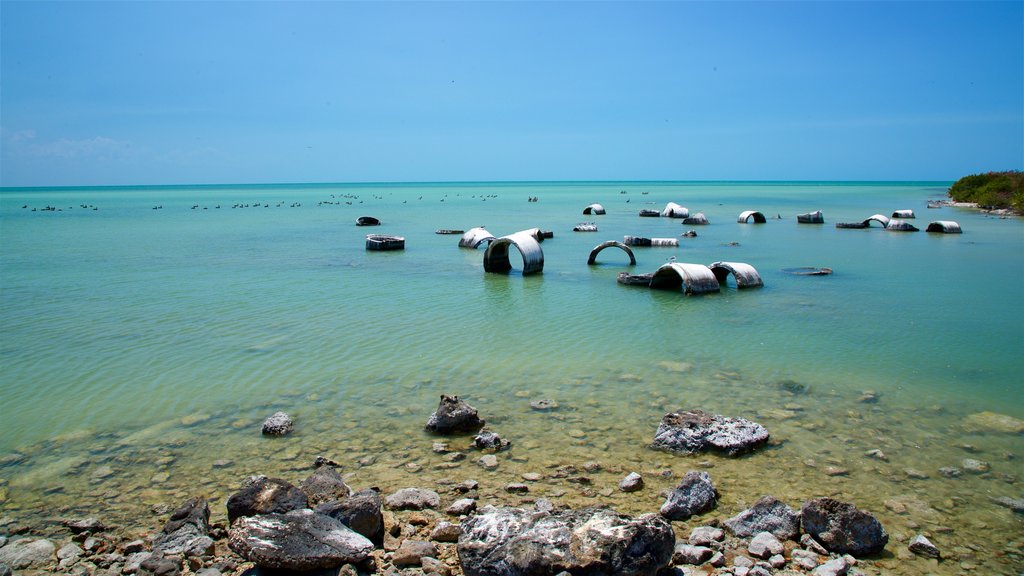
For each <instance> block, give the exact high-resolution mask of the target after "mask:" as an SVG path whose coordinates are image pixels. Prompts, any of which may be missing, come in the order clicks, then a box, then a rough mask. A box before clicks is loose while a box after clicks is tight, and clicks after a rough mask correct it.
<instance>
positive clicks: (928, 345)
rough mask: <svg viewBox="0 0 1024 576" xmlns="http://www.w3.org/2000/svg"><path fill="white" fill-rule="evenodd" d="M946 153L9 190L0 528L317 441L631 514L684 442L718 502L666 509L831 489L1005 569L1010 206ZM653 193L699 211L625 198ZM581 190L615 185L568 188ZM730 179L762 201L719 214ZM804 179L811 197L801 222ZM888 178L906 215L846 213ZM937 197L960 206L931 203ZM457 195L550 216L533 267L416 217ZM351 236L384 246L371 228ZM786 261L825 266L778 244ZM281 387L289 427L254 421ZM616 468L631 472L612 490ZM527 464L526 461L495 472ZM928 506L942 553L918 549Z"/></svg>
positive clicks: (902, 538) (1021, 405) (531, 495)
mask: <svg viewBox="0 0 1024 576" xmlns="http://www.w3.org/2000/svg"><path fill="white" fill-rule="evenodd" d="M949 185H950V183H949V182H511V183H506V182H501V183H489V182H471V183H470V182H467V183H394V184H392V183H372V184H358V183H356V184H295V185H204V186H145V187H89V188H4V189H0V421H2V423H3V434H0V533H2V532H4V531H5V529H6V531H8V532H12V531H16V530H14V528H18V529H19V530H26V529H28V530H29V531H30V533H32V532H34V533H48V532H56V533H59V532H60V530H61V528H60V521H61V520H62V519H67V518H76V517H83V516H96V517H99V518H101V519H102V520H104V521H106V522H109V523H113V524H116V525H118V526H120V527H122V530H124V531H126V532H128V533H129V535H131V534H133V533H137V534H139V535H144V534H146V533H147V532H149V531H152V530H155V529H159V527H160V526H162V523H163V522H164V521H165V520H166V512H167V510H168V509H171V508H173V507H175V506H177V505H178V504H180V503H181V502H182V501H184V500H185V499H187V498H189V497H192V496H203V497H206V498H208V499H210V502H211V508H212V510H213V521H215V522H218V521H219V522H226V510H225V507H224V501H225V500H226V498H227V497H228V496H229V495H230V494H232V493H233V492H235V491H237V489H238V486H239V484H240V483H241V482H242V481H243V480H244V479H245V478H247V477H248V476H250V475H256V474H265V475H268V476H275V477H281V478H284V479H287V480H289V481H291V482H293V483H298V482H299V481H301V480H302V479H303V478H305V477H306V476H308V474H309V473H310V471H311V469H312V465H313V461H314V459H316V457H318V456H323V457H325V458H329V459H331V460H334V461H335V462H337V463H338V464H339V465H340V469H341V470H342V471H343V473H344V474H345V476H346V479H347V481H348V482H349V483H350V484H351V485H352V486H353V487H354V488H356V489H360V488H366V487H377V488H379V489H380V490H381V491H383V492H389V491H393V490H395V489H398V488H403V487H409V486H416V487H425V488H432V489H435V490H438V491H439V492H440V493H441V494H442V496H443V499H444V500H448V499H453V498H454V495H452V494H451V490H450V486H451V484H452V483H453V482H461V481H463V480H467V479H474V480H476V481H478V482H479V483H480V488H479V498H480V500H481V504H484V503H493V504H496V505H497V504H502V505H530V502H532V501H533V500H534V499H536V498H548V499H549V500H551V501H553V502H555V503H556V504H558V505H567V506H573V507H578V506H610V507H613V508H615V509H617V510H619V511H621V512H624V513H629V514H639V513H643V512H656V511H657V510H658V508H659V506H660V505H661V503H662V502H663V500H664V496H663V494H662V492H663V491H664V490H666V489H668V488H671V487H672V486H674V485H675V483H677V482H678V480H679V478H680V477H681V476H682V475H683V474H685V473H686V472H687V471H688V470H705V471H707V472H708V473H709V474H710V475H711V477H712V480H713V482H714V483H715V485H716V487H717V489H718V491H719V493H720V495H721V498H720V500H719V504H718V507H717V508H716V509H715V511H713V512H712V513H709V514H707V515H704V516H698V517H695V518H693V519H691V520H690V521H687V522H676V523H675V524H676V529H677V532H678V533H679V534H681V535H685V534H686V533H687V531H688V529H689V528H690V527H693V526H698V525H701V524H704V523H707V522H709V521H713V519H715V518H718V519H724V518H728V517H729V516H732V515H734V514H736V513H738V512H739V511H741V510H743V509H744V508H745V507H747V506H749V505H751V504H752V503H753V502H754V501H756V500H757V499H758V498H760V497H761V496H763V495H773V496H776V497H777V498H779V499H781V500H783V501H785V502H787V503H788V504H790V505H791V506H793V507H794V508H799V506H800V505H801V504H802V503H803V502H804V501H806V500H809V499H811V498H814V497H819V496H831V497H835V498H839V499H841V500H844V501H848V502H852V503H854V504H856V505H857V506H858V507H860V508H862V509H865V510H868V511H870V512H871V513H872V514H874V515H875V516H876V517H878V518H879V520H880V521H881V522H882V524H883V526H884V527H885V528H886V530H887V531H888V533H889V535H890V543H889V545H888V547H887V549H886V552H884V553H883V554H882V555H880V556H878V557H876V558H872V559H867V560H864V561H862V562H861V563H860V564H859V565H858V567H859V568H860V569H862V570H863V571H865V572H866V573H869V574H870V573H885V574H889V573H892V574H921V573H934V574H959V573H987V574H1019V573H1020V572H1021V570H1024V516H1022V515H1021V514H1020V513H1018V512H1014V511H1013V510H1012V509H1011V508H1010V507H1008V506H1007V504H1006V502H1007V501H1008V500H1007V499H1020V498H1024V378H1022V374H1024V304H1022V302H1024V288H1022V286H1024V221H1022V220H1021V219H1020V218H1016V217H1012V216H1011V217H1005V216H997V215H992V214H986V213H983V212H981V211H978V210H975V209H970V208H957V207H951V206H943V207H939V208H929V202H930V201H936V200H942V199H945V197H946V191H947V189H948V186H949ZM669 202H675V203H677V204H680V205H682V206H684V207H686V208H688V209H689V211H690V212H691V213H696V212H702V213H704V214H705V215H706V217H707V219H708V220H709V222H710V223H709V224H708V225H705V226H688V225H684V224H682V221H681V220H680V219H678V218H668V217H655V218H647V217H640V216H639V213H640V211H641V210H658V211H660V210H662V209H663V208H664V207H665V206H666V205H667V204H668V203H669ZM593 203H599V204H601V205H602V206H603V207H604V208H605V210H606V213H605V214H603V215H593V214H590V215H585V214H583V210H584V208H586V207H587V206H588V205H591V204H593ZM746 210H756V211H760V212H762V213H763V214H764V215H765V216H766V217H767V222H765V223H763V224H755V223H752V222H751V223H740V222H737V217H738V216H739V214H740V213H741V212H743V211H746ZM816 210H821V211H822V213H823V215H824V219H825V223H824V224H801V223H798V222H797V219H796V215H797V214H800V213H806V212H811V211H816ZM895 210H913V212H914V213H915V215H916V218H914V219H912V220H907V221H908V222H909V223H911V224H913V225H914V226H915V227H917V228H919V229H920V231H918V232H896V231H890V230H885V229H883V228H882V227H880V225H879V224H877V223H874V222H873V223H872V225H871V226H870V227H868V228H865V229H838V228H836V227H835V223H837V222H859V221H863V220H865V219H867V218H868V217H870V216H872V215H874V214H882V215H884V216H889V215H891V213H892V212H893V211H895ZM362 216H372V217H375V218H377V219H379V220H380V225H379V226H374V227H366V226H357V225H356V223H357V219H358V218H359V217H362ZM938 220H952V221H956V222H957V223H959V225H960V227H961V229H962V231H963V233H962V234H937V233H928V232H925V229H926V227H927V225H928V224H929V223H930V222H932V221H938ZM580 223H593V224H595V225H596V228H597V231H595V232H574V231H573V227H574V226H576V225H577V224H580ZM477 226H482V227H484V228H486V230H487V231H488V232H490V233H491V234H492V235H494V236H496V237H501V236H506V235H510V234H513V233H515V232H518V231H521V230H527V229H533V228H539V229H541V230H544V231H550V232H552V233H553V234H552V237H551V238H548V239H545V240H544V241H543V242H542V243H541V244H540V247H541V250H542V253H543V270H542V272H540V273H536V274H527V275H524V274H523V273H522V269H523V264H524V262H523V258H522V256H521V253H520V252H518V251H517V250H516V249H515V248H514V247H513V248H512V249H511V250H510V262H511V264H512V270H511V271H510V272H508V273H488V272H485V271H484V265H483V259H484V255H485V251H486V246H487V243H486V242H485V243H484V244H482V245H481V246H480V247H479V248H477V249H469V248H460V247H459V239H460V235H457V234H439V233H437V232H438V231H439V230H443V229H448V230H469V229H471V228H473V227H477ZM687 230H694V231H696V233H697V235H696V237H683V236H682V234H683V233H684V232H686V231H687ZM367 234H386V235H394V236H401V237H404V239H405V247H404V249H403V250H394V251H371V250H367V249H366V236H367ZM626 236H639V237H647V238H673V239H677V240H678V246H667V247H660V246H659V247H642V246H634V247H632V252H633V254H634V255H635V259H636V264H635V265H631V264H630V262H629V257H628V255H627V254H626V253H625V251H623V250H620V249H618V248H614V247H613V248H609V249H606V250H603V251H601V252H600V253H599V254H598V255H597V258H596V263H595V264H593V265H588V263H587V262H588V257H589V255H590V253H591V251H592V250H593V249H594V248H595V247H596V246H598V245H599V244H601V243H602V242H604V241H607V240H615V241H619V242H622V241H623V240H624V238H625V237H626ZM719 261H727V262H741V263H746V264H749V265H750V266H753V267H754V269H756V271H757V272H758V274H759V275H760V277H761V279H762V281H763V286H762V287H759V288H745V289H738V288H737V286H736V284H735V280H734V278H733V277H729V278H728V280H727V282H726V284H725V285H724V286H723V287H722V290H721V291H720V292H717V293H710V294H703V295H687V294H685V293H684V292H683V291H681V290H652V289H650V288H647V287H644V286H629V285H624V284H622V283H619V282H618V281H617V277H618V275H619V274H620V273H623V272H625V273H628V274H644V273H650V272H654V271H655V270H657V269H658V268H659V267H660V266H662V265H664V264H666V263H670V262H679V263H694V264H703V265H709V264H711V263H713V262H719ZM803 267H811V268H829V269H831V270H832V273H831V274H828V275H803V274H793V273H792V272H793V271H792V270H791V269H793V268H803ZM442 394H448V395H458V396H459V397H460V398H462V399H464V400H465V401H467V402H468V403H470V404H471V405H472V406H474V407H475V408H476V409H477V410H478V411H479V414H480V417H481V418H483V419H484V420H486V422H487V427H488V429H490V430H493V431H494V432H496V433H498V434H499V435H500V436H501V437H502V438H505V439H506V440H508V441H510V442H511V449H510V450H508V451H503V452H500V453H499V454H497V456H498V462H499V464H498V467H497V468H496V469H485V468H483V467H482V466H481V465H480V464H479V463H478V459H479V458H480V456H481V453H480V452H479V451H477V450H475V449H473V448H471V444H472V434H468V435H456V436H453V437H439V436H436V435H432V434H430V433H428V432H426V431H425V430H424V424H425V422H426V420H427V418H428V417H429V416H430V414H431V413H432V412H433V411H434V410H435V409H436V407H437V404H438V401H439V399H440V396H441V395H442ZM537 400H546V401H547V404H549V405H550V406H552V407H553V409H546V410H536V409H534V408H533V407H531V402H536V401H537ZM679 409H703V410H706V411H709V412H713V413H716V414H722V415H725V416H738V417H743V418H747V419H750V420H753V421H756V422H758V423H761V424H762V425H764V426H765V427H766V428H767V429H768V430H769V432H770V434H771V442H770V444H769V446H768V447H766V448H764V449H762V450H760V451H757V452H754V453H752V454H748V455H745V456H741V457H728V456H724V455H719V454H713V453H710V454H698V455H691V456H686V455H677V454H672V453H667V452H662V451H656V450H653V449H651V448H650V443H651V440H652V438H653V436H654V432H655V430H656V429H657V427H658V424H659V422H660V420H661V418H662V416H664V415H665V414H666V413H668V412H671V411H674V410H679ZM277 411H284V412H286V413H287V414H289V415H290V416H291V417H292V418H293V419H294V422H295V425H294V431H293V432H292V433H291V434H289V435H286V436H283V437H279V438H270V437H265V436H263V435H262V434H261V424H262V422H263V420H264V419H266V418H267V417H268V416H270V415H271V414H273V413H275V412H277ZM438 443H442V444H443V445H438ZM633 471H636V472H639V473H640V474H642V475H643V476H644V479H645V482H646V487H645V489H644V490H642V491H640V492H636V493H631V494H626V493H623V492H621V491H619V490H618V489H617V485H618V482H619V481H620V480H621V479H622V477H623V476H625V475H626V474H628V473H629V472H633ZM524 474H526V477H527V478H529V479H531V481H528V482H527V484H528V486H529V492H528V493H526V494H510V493H508V492H506V490H505V487H506V486H507V485H508V484H510V483H516V482H523V475H524ZM1000 499H1002V500H1000ZM917 534H925V535H926V536H927V537H928V538H929V539H931V540H932V542H934V543H935V544H936V546H938V548H939V549H940V550H942V552H943V559H942V560H935V559H927V558H922V557H917V556H915V555H913V554H911V553H909V552H908V551H907V550H906V546H907V543H908V542H909V540H910V539H911V538H913V537H914V536H915V535H917Z"/></svg>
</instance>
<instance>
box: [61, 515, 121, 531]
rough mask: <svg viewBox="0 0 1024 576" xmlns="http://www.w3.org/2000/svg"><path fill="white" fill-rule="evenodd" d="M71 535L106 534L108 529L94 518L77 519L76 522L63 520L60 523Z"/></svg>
mask: <svg viewBox="0 0 1024 576" xmlns="http://www.w3.org/2000/svg"><path fill="white" fill-rule="evenodd" d="M61 524H63V525H64V526H65V527H66V528H67V529H68V530H71V533H72V534H94V533H96V532H106V531H107V530H108V529H109V528H108V526H106V525H105V524H103V523H102V522H100V521H99V520H97V519H95V518H91V517H90V518H79V519H76V520H64V521H63V522H61Z"/></svg>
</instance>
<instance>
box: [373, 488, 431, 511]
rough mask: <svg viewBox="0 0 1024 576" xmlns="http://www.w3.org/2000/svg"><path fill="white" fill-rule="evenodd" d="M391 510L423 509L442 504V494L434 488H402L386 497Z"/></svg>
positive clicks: (386, 502)
mask: <svg viewBox="0 0 1024 576" xmlns="http://www.w3.org/2000/svg"><path fill="white" fill-rule="evenodd" d="M384 504H386V505H387V507H388V509H389V510H423V509H425V508H437V507H438V506H440V505H441V496H440V495H439V494H438V493H437V492H434V491H433V490H425V489H423V488H402V489H401V490H398V491H396V492H394V493H392V494H390V495H388V497H387V498H385V499H384Z"/></svg>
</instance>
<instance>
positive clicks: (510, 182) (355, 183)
mask: <svg viewBox="0 0 1024 576" xmlns="http://www.w3.org/2000/svg"><path fill="white" fill-rule="evenodd" d="M953 182H956V180H929V179H925V180H805V179H796V180H785V179H784V180H713V179H697V180H393V181H386V180H367V181H351V182H345V181H337V182H220V183H205V184H200V183H177V184H83V185H77V184H62V185H55V186H48V185H35V186H0V192H5V191H14V190H81V189H90V188H224V187H240V186H256V187H261V188H271V187H287V186H423V185H434V186H441V185H454V186H465V185H480V184H491V185H493V184H497V185H524V184H557V185H567V184H579V185H607V184H793V185H808V184H880V183H894V184H943V185H950V184H952V183H953Z"/></svg>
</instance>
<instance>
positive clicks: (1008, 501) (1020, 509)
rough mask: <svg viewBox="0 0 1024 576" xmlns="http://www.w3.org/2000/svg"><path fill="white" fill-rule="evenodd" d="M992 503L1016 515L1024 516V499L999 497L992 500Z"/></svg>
mask: <svg viewBox="0 0 1024 576" xmlns="http://www.w3.org/2000/svg"><path fill="white" fill-rule="evenodd" d="M992 501H993V502H995V503H996V504H998V505H1000V506H1003V507H1004V508H1009V509H1010V510H1013V511H1014V512H1016V513H1018V514H1024V498H1010V497H1009V496H1000V497H998V498H993V499H992Z"/></svg>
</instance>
